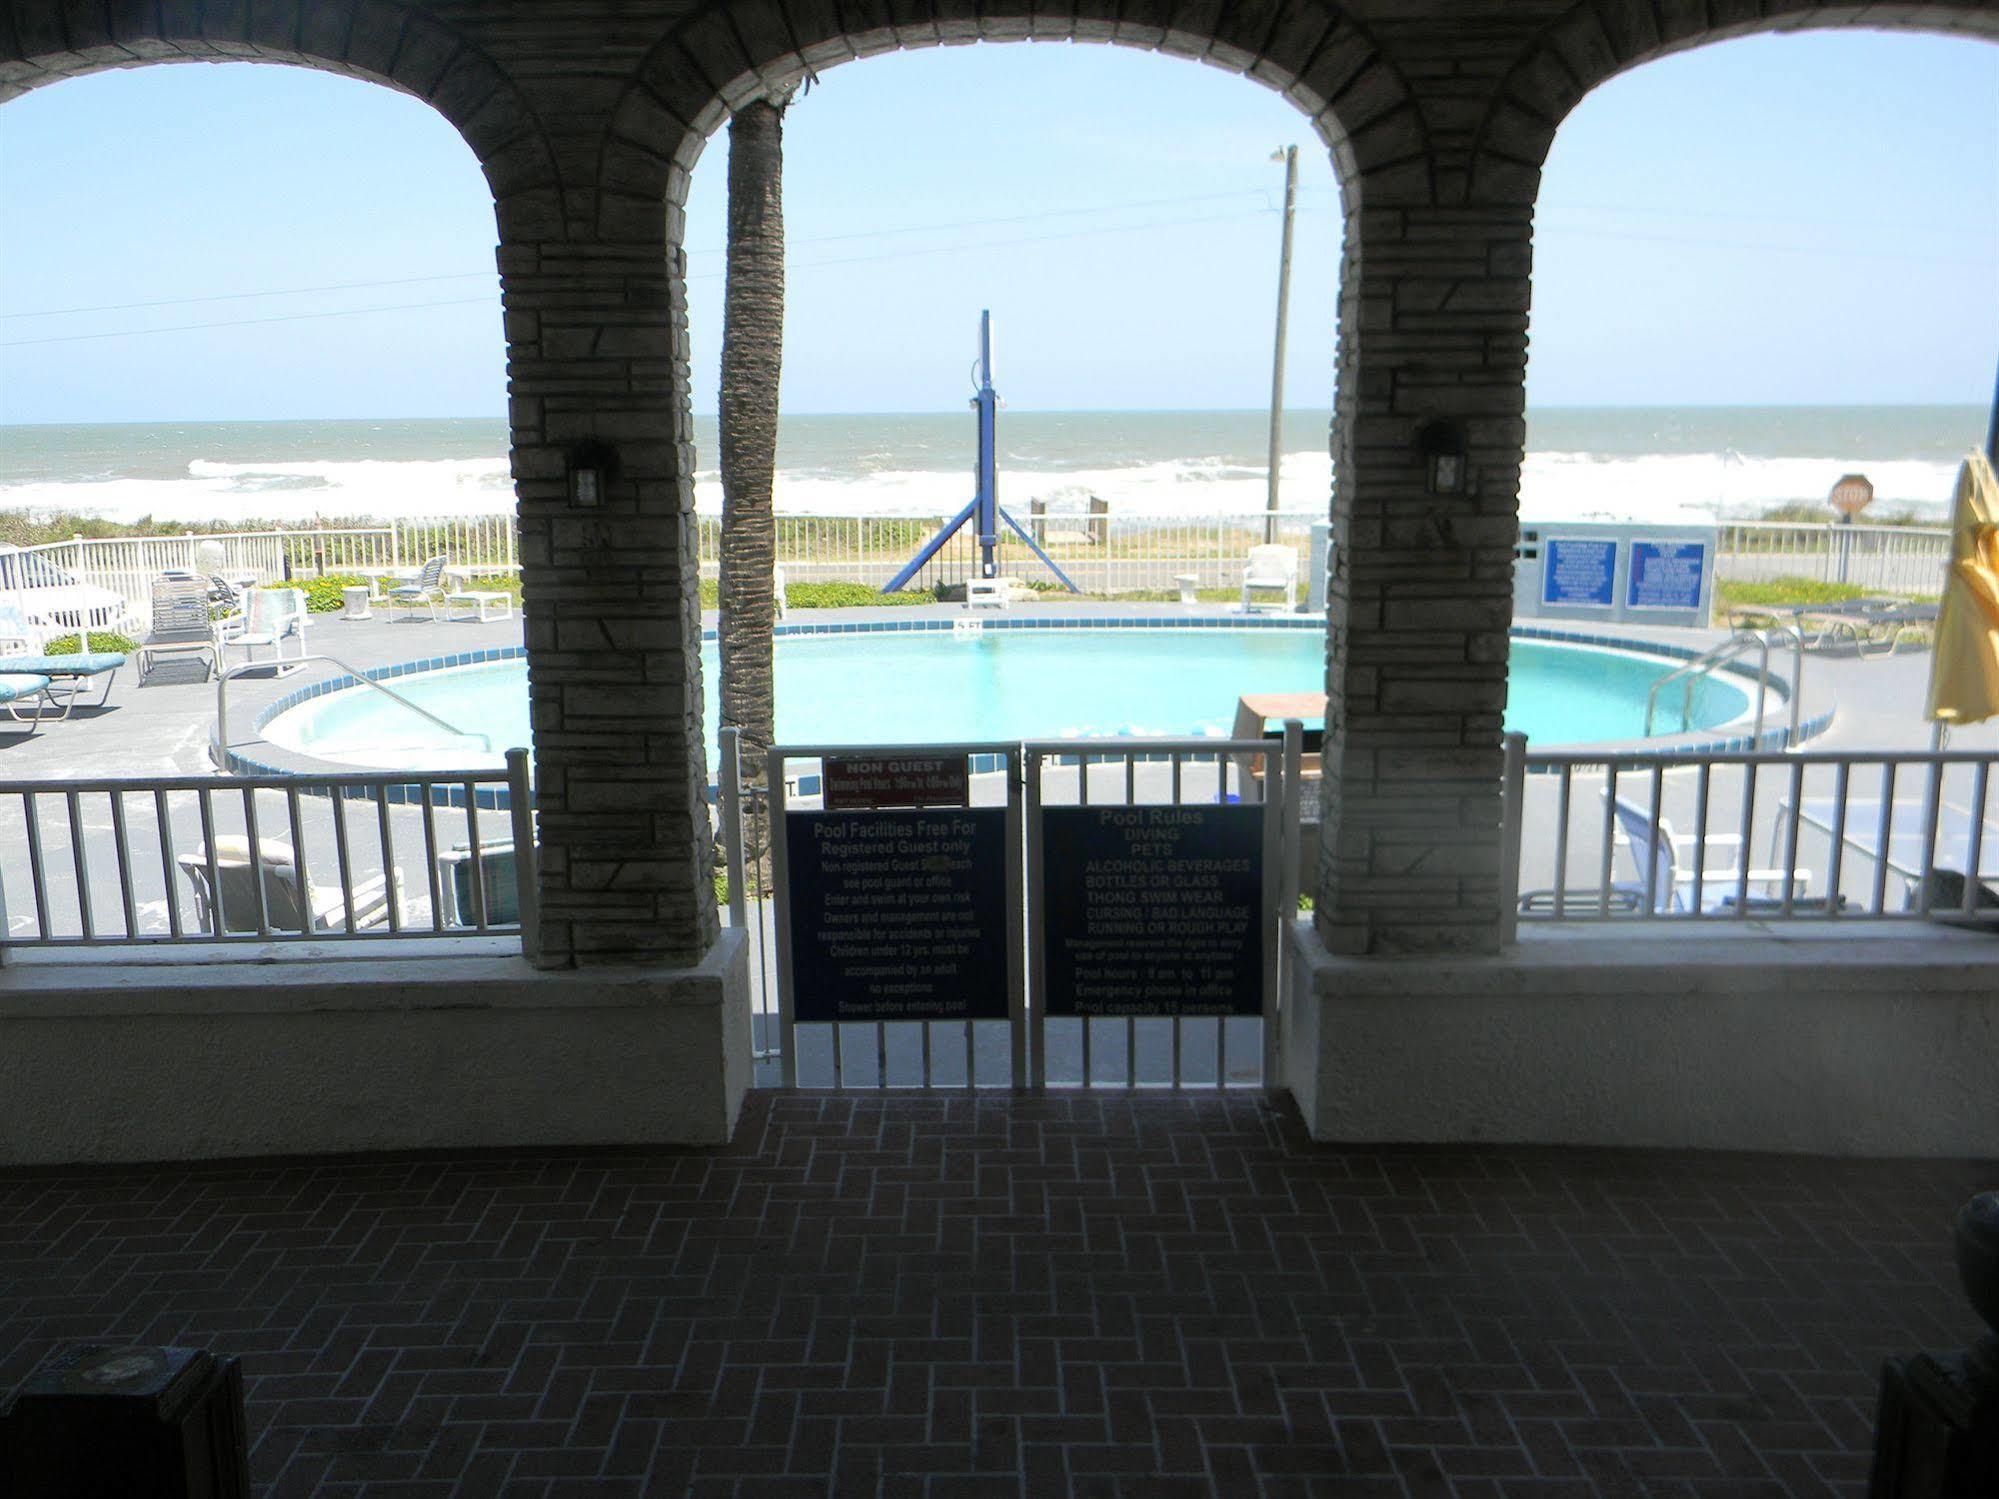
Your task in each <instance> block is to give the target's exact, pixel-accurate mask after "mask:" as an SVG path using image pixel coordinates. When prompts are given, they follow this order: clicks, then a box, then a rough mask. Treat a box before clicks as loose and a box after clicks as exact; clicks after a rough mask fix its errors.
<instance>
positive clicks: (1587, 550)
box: [1541, 536, 1617, 609]
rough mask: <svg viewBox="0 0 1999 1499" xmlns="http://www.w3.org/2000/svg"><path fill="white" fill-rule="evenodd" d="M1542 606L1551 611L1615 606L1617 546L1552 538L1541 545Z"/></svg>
mask: <svg viewBox="0 0 1999 1499" xmlns="http://www.w3.org/2000/svg"><path fill="white" fill-rule="evenodd" d="M1541 602H1542V603H1543V604H1545V605H1547V606H1548V607H1549V608H1551V609H1609V608H1612V607H1613V606H1615V604H1616V603H1617V543H1616V542H1615V541H1612V540H1608V539H1600V538H1597V537H1590V536H1555V537H1549V538H1548V539H1547V540H1546V541H1544V542H1543V543H1542V545H1541Z"/></svg>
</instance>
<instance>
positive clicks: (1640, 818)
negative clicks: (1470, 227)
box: [1603, 789, 1812, 916]
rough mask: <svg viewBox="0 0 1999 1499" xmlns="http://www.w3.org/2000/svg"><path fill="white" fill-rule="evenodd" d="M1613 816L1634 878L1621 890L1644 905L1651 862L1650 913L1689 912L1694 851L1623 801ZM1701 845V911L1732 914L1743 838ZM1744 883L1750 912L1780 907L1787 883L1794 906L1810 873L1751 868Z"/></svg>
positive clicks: (1713, 837)
mask: <svg viewBox="0 0 1999 1499" xmlns="http://www.w3.org/2000/svg"><path fill="white" fill-rule="evenodd" d="M1603 794H1604V795H1606V796H1608V795H1609V794H1610V793H1609V791H1608V790H1607V789H1606V790H1605V792H1604V793H1603ZM1614 815H1615V816H1616V819H1617V828H1618V833H1619V835H1620V837H1621V839H1622V841H1623V844H1624V852H1625V855H1626V857H1628V858H1629V859H1630V861H1631V866H1632V869H1633V870H1634V871H1635V876H1636V877H1635V879H1634V881H1633V883H1632V884H1631V885H1630V886H1628V887H1625V888H1628V889H1630V890H1631V891H1632V892H1634V893H1635V894H1636V896H1637V897H1638V902H1639V904H1640V905H1641V906H1642V905H1643V904H1644V901H1645V896H1646V890H1645V870H1646V866H1647V865H1648V864H1649V865H1650V866H1651V867H1652V869H1653V876H1652V889H1651V903H1652V907H1651V914H1652V915H1655V916H1665V915H1669V914H1671V913H1673V912H1680V911H1690V910H1692V909H1693V907H1692V905H1691V901H1692V899H1693V894H1694V868H1693V865H1694V860H1693V857H1692V853H1693V851H1692V849H1691V848H1690V847H1685V848H1684V850H1683V844H1682V841H1681V840H1680V838H1679V837H1678V836H1677V835H1676V834H1675V833H1674V832H1673V825H1672V823H1670V822H1668V821H1667V820H1666V819H1665V818H1663V817H1661V818H1660V819H1659V821H1658V824H1657V825H1656V826H1655V825H1654V824H1653V822H1652V818H1651V814H1650V813H1649V812H1647V811H1646V810H1645V809H1644V808H1643V807H1640V806H1638V805H1636V804H1635V803H1632V802H1628V801H1626V800H1624V798H1623V797H1619V798H1618V799H1617V802H1616V805H1615V809H1614ZM1702 843H1703V845H1704V847H1705V853H1704V855H1703V862H1702V864H1701V872H1700V873H1701V877H1700V909H1701V910H1703V911H1719V910H1732V909H1734V907H1735V904H1736V900H1737V896H1738V894H1739V892H1740V891H1741V889H1742V885H1743V873H1742V857H1743V848H1742V835H1741V834H1740V833H1709V834H1708V835H1707V836H1706V837H1705V838H1704V839H1703V840H1702ZM1748 883H1749V888H1750V891H1751V892H1752V893H1751V894H1750V896H1749V908H1750V909H1751V910H1756V909H1772V908H1775V907H1777V906H1780V905H1781V904H1782V902H1783V899H1784V889H1785V886H1786V885H1787V884H1788V885H1789V887H1790V891H1791V901H1792V905H1793V906H1794V907H1795V906H1796V905H1797V904H1798V903H1799V902H1800V901H1802V900H1804V899H1805V898H1806V896H1807V894H1808V892H1809V891H1810V889H1811V883H1812V873H1811V871H1810V870H1809V869H1752V870H1750V871H1749V876H1748Z"/></svg>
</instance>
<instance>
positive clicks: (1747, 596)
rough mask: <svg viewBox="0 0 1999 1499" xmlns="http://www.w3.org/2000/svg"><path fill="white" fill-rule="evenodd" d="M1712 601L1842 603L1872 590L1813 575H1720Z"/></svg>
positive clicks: (1732, 604)
mask: <svg viewBox="0 0 1999 1499" xmlns="http://www.w3.org/2000/svg"><path fill="white" fill-rule="evenodd" d="M1714 592H1715V601H1716V602H1717V603H1719V604H1722V605H1724V606H1726V607H1731V608H1733V607H1741V608H1745V609H1747V608H1753V607H1755V606H1756V605H1758V604H1844V603H1848V602H1850V601H1852V600H1854V599H1864V598H1871V597H1872V596H1873V591H1872V590H1870V589H1866V588H1862V587H1861V586H1860V585H1859V584H1857V583H1821V582H1819V581H1817V580H1816V579H1813V578H1772V579H1770V580H1769V581H1768V582H1765V583H1737V582H1730V581H1728V580H1726V579H1723V580H1721V581H1719V582H1717V583H1716V584H1715V585H1714Z"/></svg>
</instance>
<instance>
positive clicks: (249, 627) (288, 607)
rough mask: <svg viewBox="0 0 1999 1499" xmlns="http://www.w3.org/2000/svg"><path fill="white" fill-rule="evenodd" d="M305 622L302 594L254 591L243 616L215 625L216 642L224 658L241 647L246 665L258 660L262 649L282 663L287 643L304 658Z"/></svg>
mask: <svg viewBox="0 0 1999 1499" xmlns="http://www.w3.org/2000/svg"><path fill="white" fill-rule="evenodd" d="M306 618H307V615H306V609H305V593H304V591H303V590H301V589H297V588H253V589H251V590H250V597H249V601H248V603H247V604H245V606H244V608H243V610H242V612H241V613H238V614H230V615H225V616H224V617H223V618H221V619H219V620H217V621H216V622H215V634H216V639H217V640H218V641H219V642H220V643H221V646H222V652H223V655H224V656H225V657H226V656H227V654H228V651H229V647H230V646H232V645H233V646H238V647H241V649H242V651H243V659H244V661H245V662H250V661H254V660H256V659H257V651H258V649H259V648H260V647H262V648H267V649H269V651H270V652H271V659H272V660H274V661H283V660H284V658H285V644H284V643H285V642H286V641H287V640H296V641H297V642H298V654H299V655H300V656H304V655H305V622H306ZM225 664H226V662H225Z"/></svg>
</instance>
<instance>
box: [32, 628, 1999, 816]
mask: <svg viewBox="0 0 1999 1499" xmlns="http://www.w3.org/2000/svg"><path fill="white" fill-rule="evenodd" d="M1218 607H1219V606H1215V605H1204V606H1202V607H1201V608H1200V609H1198V610H1187V609H1183V608H1182V607H1181V606H1179V605H1177V604H1024V605H1019V606H1016V607H1015V608H1014V609H1012V610H1011V611H1009V615H1008V617H1010V618H1014V619H1022V618H1035V617H1049V618H1059V619H1089V618H1101V619H1131V618H1165V619H1173V618H1202V619H1211V618H1213V617H1214V615H1215V614H1216V612H1217V610H1218ZM963 617H965V611H964V610H963V609H962V608H961V607H959V606H957V605H950V604H937V605H911V606H907V607H899V608H885V609H843V610H837V611H835V610H797V611H794V612H793V614H792V616H791V621H790V622H791V623H793V624H809V623H820V622H823V623H834V622H838V623H869V622H874V621H890V620H910V619H923V618H929V619H939V618H944V619H956V618H963ZM704 623H705V624H707V625H710V626H712V625H713V623H714V615H713V614H712V613H711V614H708V615H706V616H704ZM1603 633H1604V634H1605V635H1608V636H1615V637H1617V638H1620V639H1625V640H1646V641H1654V642H1657V643H1660V644H1666V645H1673V646H1679V647H1682V648H1688V647H1691V648H1695V649H1705V648H1706V647H1707V646H1709V645H1712V644H1715V643H1716V642H1718V641H1720V640H1723V639H1725V638H1726V636H1727V632H1726V631H1723V630H1675V629H1665V628H1660V627H1646V626H1638V625H1618V626H1614V627H1606V629H1605V630H1604V631H1603ZM520 644H521V621H520V619H519V618H518V617H516V618H513V619H510V620H501V621H494V622H492V623H489V624H475V623H469V622H467V623H449V622H445V621H431V620H428V619H422V618H417V619H408V620H405V619H396V620H390V619H386V618H382V617H377V618H375V619H372V620H347V619H344V618H341V617H340V616H337V615H322V616H318V617H316V618H315V619H314V620H313V622H312V625H311V627H310V629H309V632H308V635H307V646H308V648H309V650H310V651H311V652H313V653H314V654H327V655H332V656H337V657H339V658H340V659H341V660H342V661H344V662H347V663H349V664H351V665H353V666H355V667H357V668H360V669H362V670H368V669H372V668H374V667H379V666H390V665H395V664H398V663H401V662H405V661H411V660H417V659H422V658H426V657H431V656H441V655H450V654H456V653H458V652H461V651H477V650H491V649H499V648H505V647H510V646H519V645H520ZM333 670H335V668H331V667H326V668H318V667H314V668H309V669H307V670H305V671H300V672H295V673H292V674H290V675H288V676H285V677H275V676H263V675H249V676H244V677H239V678H236V679H235V680H233V681H232V682H231V683H230V687H229V703H230V716H231V719H232V738H233V739H236V740H239V741H240V740H241V739H243V738H244V737H246V736H247V734H248V733H249V726H250V725H251V724H252V723H253V722H254V720H255V717H256V714H257V712H258V711H259V710H260V709H261V708H263V707H265V706H267V705H268V704H269V703H270V702H272V701H273V700H274V699H276V698H278V697H280V696H283V695H285V694H286V693H289V692H293V691H295V690H297V689H298V688H300V687H302V686H305V685H308V684H309V683H310V682H312V681H315V680H318V679H319V678H320V676H321V675H322V674H324V673H326V672H331V671H333ZM1773 670H1777V671H1779V672H1780V673H1782V674H1784V675H1786V676H1788V675H1789V671H1790V664H1789V659H1788V657H1786V658H1785V659H1784V660H1783V661H1781V662H1773ZM1805 676H1806V688H1805V691H1806V701H1807V703H1808V704H1817V703H1821V702H1823V701H1825V700H1826V698H1827V697H1828V696H1829V697H1831V698H1833V699H1835V700H1836V701H1837V704H1838V712H1837V714H1836V716H1835V717H1834V719H1833V722H1832V726H1831V728H1830V729H1829V730H1828V731H1827V732H1826V733H1825V734H1823V735H1822V736H1820V737H1819V738H1817V739H1815V740H1814V741H1813V742H1812V744H1813V748H1815V749H1859V748H1866V749H1924V748H1927V747H1928V745H1929V726H1928V725H1927V724H1926V723H1925V722H1924V721H1923V718H1922V708H1923V697H1924V692H1925V689H1926V686H1927V683H1928V677H1929V655H1928V653H1927V652H1924V651H1906V650H1905V651H1902V652H1899V653H1897V654H1896V655H1894V656H1890V657H1885V658H1881V659H1877V660H1867V661H1862V660H1858V659H1856V658H1855V657H1854V655H1853V653H1852V652H1851V650H1850V649H1848V650H1844V651H1839V652H1828V651H1814V652H1810V653H1808V654H1807V657H1806V674H1805ZM215 700H216V689H215V684H214V682H213V681H212V680H211V681H206V682H204V681H203V680H201V672H200V670H199V669H198V668H194V667H191V666H189V665H187V664H184V663H173V662H169V663H167V664H165V665H163V666H161V667H160V668H159V669H157V670H156V671H155V672H154V673H153V675H152V677H151V678H150V679H149V680H148V681H146V682H144V683H140V682H139V681H138V670H137V666H136V663H135V664H133V665H130V666H127V667H126V668H125V670H124V671H122V672H120V673H119V675H118V680H117V682H116V684H115V685H114V687H113V689H112V696H111V702H110V704H109V705H108V706H107V707H105V708H102V709H90V708H82V707H80V708H78V709H77V710H76V712H75V714H74V715H73V716H72V717H71V718H70V719H69V720H68V721H66V722H62V723H50V724H45V725H44V726H43V727H42V728H41V730H40V731H39V732H37V733H35V734H32V735H21V734H18V733H13V734H10V733H5V732H0V780H44V779H46V780H58V779H77V778H111V777H141V776H190V775H205V774H210V773H212V772H213V769H214V767H213V766H212V764H211V763H210V761H209V758H208V743H209V739H210V736H211V733H212V729H213V724H214V721H215ZM1952 747H1953V748H1963V749H1982V748H1993V747H1999V724H1986V725H1981V726H1979V727H1977V728H1973V729H1967V730H1961V731H1959V732H1958V733H1956V734H1954V735H1953V736H1952Z"/></svg>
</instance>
